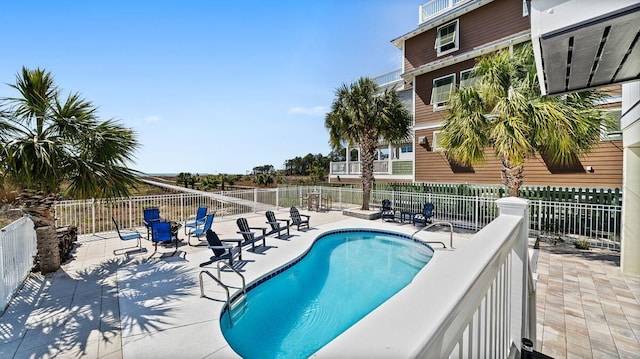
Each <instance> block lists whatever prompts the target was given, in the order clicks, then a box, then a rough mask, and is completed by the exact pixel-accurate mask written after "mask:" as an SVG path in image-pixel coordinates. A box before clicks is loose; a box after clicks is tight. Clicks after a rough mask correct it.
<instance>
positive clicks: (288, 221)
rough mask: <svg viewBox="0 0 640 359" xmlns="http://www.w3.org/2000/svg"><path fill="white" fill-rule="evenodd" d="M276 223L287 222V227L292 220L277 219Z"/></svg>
mask: <svg viewBox="0 0 640 359" xmlns="http://www.w3.org/2000/svg"><path fill="white" fill-rule="evenodd" d="M276 221H282V222H287V225H289V223H291V220H290V219H280V218H276Z"/></svg>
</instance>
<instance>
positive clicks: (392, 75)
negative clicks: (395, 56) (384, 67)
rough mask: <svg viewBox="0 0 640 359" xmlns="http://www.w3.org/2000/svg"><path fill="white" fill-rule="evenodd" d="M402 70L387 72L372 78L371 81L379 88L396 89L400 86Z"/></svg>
mask: <svg viewBox="0 0 640 359" xmlns="http://www.w3.org/2000/svg"><path fill="white" fill-rule="evenodd" d="M401 74H402V69H396V70H393V71H389V72H387V73H384V74H382V75H379V76H376V77H374V78H373V81H375V83H376V84H377V85H378V86H380V87H396V86H399V85H402V77H400V75H401Z"/></svg>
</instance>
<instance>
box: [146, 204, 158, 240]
mask: <svg viewBox="0 0 640 359" xmlns="http://www.w3.org/2000/svg"><path fill="white" fill-rule="evenodd" d="M143 214H144V226H145V227H147V239H149V234H150V233H151V224H152V223H154V222H160V221H162V218H160V209H159V208H158V207H148V208H145V209H144V210H143Z"/></svg>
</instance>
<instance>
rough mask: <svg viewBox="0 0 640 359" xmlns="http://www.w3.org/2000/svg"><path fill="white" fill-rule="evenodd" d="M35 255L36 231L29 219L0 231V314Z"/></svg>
mask: <svg viewBox="0 0 640 359" xmlns="http://www.w3.org/2000/svg"><path fill="white" fill-rule="evenodd" d="M35 255H36V231H35V229H34V226H33V221H32V220H31V219H30V218H28V217H22V218H20V219H18V220H17V221H14V222H12V223H11V224H9V225H8V226H6V227H4V228H2V229H0V314H2V312H4V310H5V309H6V308H7V305H8V304H9V301H10V300H11V297H13V295H14V294H15V292H16V291H17V290H18V289H19V288H20V286H21V285H22V282H23V281H24V279H25V278H26V277H27V275H29V272H31V268H33V257H34V256H35Z"/></svg>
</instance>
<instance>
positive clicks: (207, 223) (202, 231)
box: [187, 213, 215, 246]
mask: <svg viewBox="0 0 640 359" xmlns="http://www.w3.org/2000/svg"><path fill="white" fill-rule="evenodd" d="M214 216H215V213H209V214H207V215H206V216H204V222H203V226H202V227H200V228H195V229H192V230H189V235H188V237H187V243H188V244H189V245H190V246H191V245H192V244H191V236H192V235H193V236H195V237H196V238H197V239H198V240H201V239H200V238H201V237H204V236H205V235H206V233H207V231H208V230H210V229H211V226H212V225H213V217H214Z"/></svg>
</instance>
